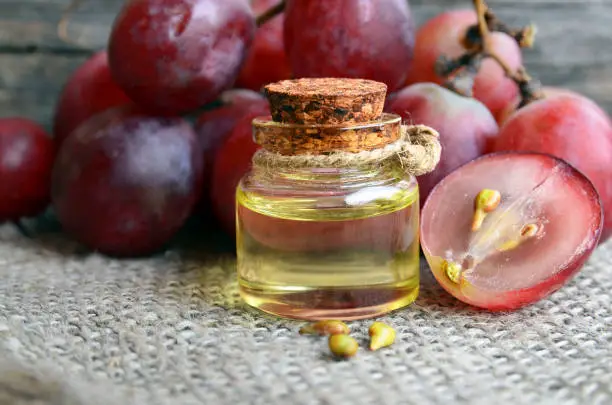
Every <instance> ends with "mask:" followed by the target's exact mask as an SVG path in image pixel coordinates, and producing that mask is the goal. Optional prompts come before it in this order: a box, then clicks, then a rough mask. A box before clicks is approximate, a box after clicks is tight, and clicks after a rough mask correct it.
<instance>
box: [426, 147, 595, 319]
mask: <svg viewBox="0 0 612 405" xmlns="http://www.w3.org/2000/svg"><path fill="white" fill-rule="evenodd" d="M482 189H496V190H498V191H499V192H500V193H501V196H502V198H501V203H500V205H499V206H498V207H497V208H496V209H495V210H494V211H492V212H490V213H489V214H488V215H487V217H485V219H484V222H483V224H482V227H481V228H480V229H478V230H476V231H473V230H472V228H471V225H472V218H473V215H474V197H475V196H476V195H477V194H478V193H479V192H480V191H481V190H482ZM602 218H603V212H602V207H601V204H600V200H599V197H598V195H597V192H596V190H595V188H594V187H593V185H592V183H591V182H590V181H589V180H588V179H587V178H586V177H585V176H583V175H582V174H581V173H580V172H578V171H577V170H575V169H574V168H573V167H571V166H570V165H569V164H567V163H566V162H564V161H562V160H559V159H557V158H554V157H552V156H549V155H543V154H538V153H519V152H509V153H499V154H490V155H486V156H483V157H481V158H479V159H476V160H474V161H472V162H470V163H468V164H466V165H464V166H462V167H461V168H459V169H458V170H456V171H454V172H453V173H451V174H450V175H449V176H448V177H446V178H445V179H444V180H442V181H441V182H440V183H439V184H438V186H436V188H434V190H433V191H432V193H431V195H430V198H429V199H428V200H427V203H426V204H425V206H424V207H423V211H422V215H421V243H422V247H423V252H424V253H425V257H426V259H427V261H428V263H429V265H430V268H431V270H432V272H433V274H434V275H435V277H436V279H437V280H438V281H439V282H440V284H441V285H442V286H443V287H444V288H445V289H446V290H447V291H448V292H449V293H450V294H452V295H453V296H455V297H456V298H458V299H459V300H461V301H464V302H466V303H468V304H471V305H474V306H478V307H481V308H486V309H490V310H511V309H516V308H519V307H522V306H524V305H528V304H531V303H534V302H536V301H538V300H540V299H543V298H545V297H547V296H548V295H550V294H551V293H553V292H554V291H556V290H557V289H559V288H561V287H562V286H563V285H564V284H565V283H567V282H568V280H569V279H570V278H571V277H573V276H574V275H575V274H576V273H577V272H578V271H579V270H580V268H581V267H582V265H583V264H584V263H585V261H586V260H587V259H588V258H589V256H590V254H591V253H592V251H593V249H594V248H595V246H597V243H598V240H599V238H600V235H601V230H602ZM449 263H451V264H453V266H450V265H449ZM449 269H451V270H452V271H449Z"/></svg>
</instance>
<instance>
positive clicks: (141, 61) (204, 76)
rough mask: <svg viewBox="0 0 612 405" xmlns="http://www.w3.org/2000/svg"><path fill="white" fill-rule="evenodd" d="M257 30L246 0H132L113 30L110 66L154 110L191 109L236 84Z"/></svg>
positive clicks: (128, 90) (118, 79)
mask: <svg viewBox="0 0 612 405" xmlns="http://www.w3.org/2000/svg"><path fill="white" fill-rule="evenodd" d="M254 32H255V21H254V17H253V14H252V11H251V9H250V7H249V5H248V4H247V2H246V1H244V0H223V1H218V0H131V1H128V2H127V3H126V4H125V6H124V7H123V9H122V10H121V12H120V13H119V15H118V16H117V18H116V20H115V23H114V25H113V28H112V31H111V36H110V41H109V46H108V55H109V65H110V70H111V73H112V76H113V79H114V80H115V81H116V82H117V83H118V84H119V85H120V86H121V88H122V89H123V90H124V91H125V92H126V93H127V95H128V96H129V97H130V98H131V99H132V100H134V102H136V103H137V104H139V105H140V106H142V107H143V108H145V109H146V110H148V111H149V112H153V113H156V114H169V115H171V114H178V113H184V112H188V111H191V110H194V109H196V108H199V107H201V106H203V105H205V104H207V103H209V102H211V101H213V100H214V99H216V98H217V96H218V95H219V94H220V93H221V92H222V91H223V90H226V89H228V88H230V87H231V86H232V85H233V84H234V81H235V80H236V77H237V76H238V73H239V71H240V68H241V65H242V63H243V61H244V59H245V58H246V54H247V51H248V50H249V47H250V45H251V42H252V39H253V35H254Z"/></svg>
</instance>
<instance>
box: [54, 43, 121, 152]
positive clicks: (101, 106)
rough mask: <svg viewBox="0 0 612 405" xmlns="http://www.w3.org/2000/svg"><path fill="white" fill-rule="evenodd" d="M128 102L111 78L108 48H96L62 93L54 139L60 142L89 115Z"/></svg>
mask: <svg viewBox="0 0 612 405" xmlns="http://www.w3.org/2000/svg"><path fill="white" fill-rule="evenodd" d="M129 102H130V99H129V98H128V97H127V96H126V95H125V93H124V92H123V90H121V89H120V88H119V86H117V84H115V82H114V81H113V79H112V78H111V75H110V71H109V69H108V55H107V53H106V51H99V52H97V53H96V54H94V55H93V56H92V57H91V58H89V59H88V60H87V61H85V63H83V65H81V66H80V67H79V68H78V69H77V70H76V71H75V72H74V73H73V74H72V76H70V78H69V79H68V81H67V82H66V84H65V86H64V88H63V90H62V93H61V94H60V97H59V100H58V103H57V107H56V110H55V118H54V126H53V137H54V140H55V142H56V143H57V144H58V145H60V144H61V143H62V142H63V140H64V139H66V137H67V136H68V135H70V133H71V132H72V131H73V130H74V129H75V128H76V127H78V126H79V125H80V124H81V123H82V122H84V121H86V120H87V119H88V118H89V117H91V116H93V115H95V114H97V113H99V112H102V111H105V110H107V109H109V108H112V107H115V106H118V105H123V104H127V103H129Z"/></svg>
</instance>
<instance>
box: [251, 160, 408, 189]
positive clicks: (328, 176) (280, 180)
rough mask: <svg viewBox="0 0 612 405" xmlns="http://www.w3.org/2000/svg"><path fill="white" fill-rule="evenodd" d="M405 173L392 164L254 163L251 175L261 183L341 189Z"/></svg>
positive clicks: (368, 183)
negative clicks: (315, 165) (294, 165)
mask: <svg viewBox="0 0 612 405" xmlns="http://www.w3.org/2000/svg"><path fill="white" fill-rule="evenodd" d="M404 176H405V175H404V174H403V173H398V171H397V170H396V169H394V168H392V167H389V166H372V167H362V168H275V169H274V170H269V169H267V168H266V167H261V166H257V165H254V166H253V169H252V170H251V174H250V178H251V181H252V182H254V183H258V184H260V185H261V186H265V185H270V184H274V185H275V186H277V187H279V186H280V187H282V186H283V185H284V186H288V187H300V188H331V187H333V188H337V189H350V188H354V187H364V186H374V185H381V184H385V183H388V182H392V181H396V180H397V179H398V177H404Z"/></svg>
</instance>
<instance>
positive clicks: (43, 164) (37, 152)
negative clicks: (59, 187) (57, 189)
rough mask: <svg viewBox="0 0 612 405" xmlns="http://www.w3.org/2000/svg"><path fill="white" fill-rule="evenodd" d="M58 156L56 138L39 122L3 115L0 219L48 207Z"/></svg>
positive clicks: (3, 219)
mask: <svg viewBox="0 0 612 405" xmlns="http://www.w3.org/2000/svg"><path fill="white" fill-rule="evenodd" d="M54 157H55V146H54V144H53V140H52V139H51V137H49V135H47V133H46V132H45V130H44V129H43V128H42V127H40V126H39V125H38V124H36V123H34V122H32V121H30V120H27V119H24V118H2V119H0V222H4V221H16V220H18V219H19V218H22V217H30V216H35V215H37V214H39V213H41V212H42V211H44V210H45V208H47V205H48V204H49V191H50V183H51V168H52V167H53V159H54Z"/></svg>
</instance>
